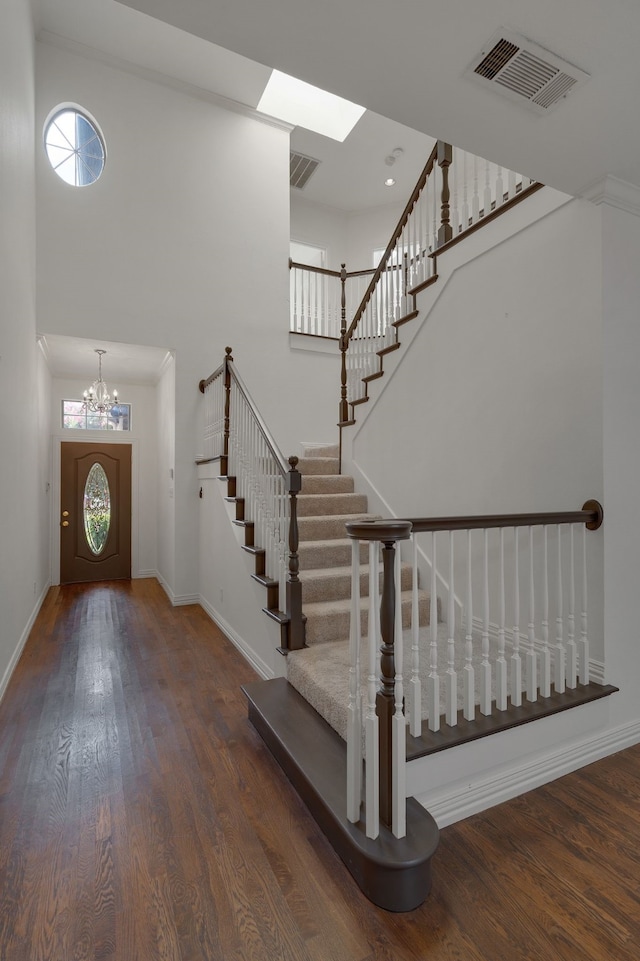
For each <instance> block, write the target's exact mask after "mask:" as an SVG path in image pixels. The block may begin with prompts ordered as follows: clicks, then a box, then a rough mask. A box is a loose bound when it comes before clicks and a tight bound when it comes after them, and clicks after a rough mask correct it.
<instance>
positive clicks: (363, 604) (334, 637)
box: [304, 591, 429, 645]
mask: <svg viewBox="0 0 640 961" xmlns="http://www.w3.org/2000/svg"><path fill="white" fill-rule="evenodd" d="M400 597H401V603H402V625H403V627H408V626H409V624H410V623H411V600H412V594H411V591H403V592H402V594H401V595H400ZM368 607H369V598H368V597H361V598H360V622H361V630H362V632H363V634H364V633H365V632H366V631H367V626H368ZM418 608H419V620H420V624H427V623H428V621H429V595H428V594H427V593H425V592H424V591H418ZM304 613H305V616H306V618H307V622H306V641H307V644H309V645H311V644H322V643H326V642H330V641H342V640H344V639H345V638H347V637H349V630H350V623H351V599H350V598H338V599H337V600H334V601H316V602H315V603H311V604H305V605H304Z"/></svg>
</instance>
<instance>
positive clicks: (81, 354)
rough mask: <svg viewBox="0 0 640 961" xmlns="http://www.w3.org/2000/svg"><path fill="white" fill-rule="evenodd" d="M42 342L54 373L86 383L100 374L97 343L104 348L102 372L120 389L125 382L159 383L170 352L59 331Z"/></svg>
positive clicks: (158, 348)
mask: <svg viewBox="0 0 640 961" xmlns="http://www.w3.org/2000/svg"><path fill="white" fill-rule="evenodd" d="M40 345H41V347H42V350H43V352H44V355H45V358H46V360H47V366H48V367H49V370H50V371H51V374H52V375H53V376H54V377H60V378H69V379H73V380H75V379H77V378H80V380H81V381H82V383H85V382H86V386H87V387H89V386H90V384H92V383H93V381H94V380H95V379H96V377H97V376H98V355H97V354H96V353H95V350H96V348H97V347H99V348H101V349H102V350H105V351H106V354H105V355H104V356H103V358H102V376H103V378H104V379H105V380H106V382H107V384H108V385H109V388H110V389H111V388H113V387H117V388H118V390H120V385H121V384H123V383H129V384H148V385H154V384H156V383H157V382H158V378H159V376H160V372H161V370H162V368H163V366H164V364H165V362H166V360H167V355H168V354H169V351H167V350H164V349H163V348H160V347H139V346H137V345H135V344H117V343H113V342H112V341H108V340H101V341H96V340H95V339H92V340H84V339H82V338H80V337H63V336H62V335H59V334H46V335H45V336H44V337H42V338H41V340H40Z"/></svg>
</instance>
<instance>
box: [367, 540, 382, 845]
mask: <svg viewBox="0 0 640 961" xmlns="http://www.w3.org/2000/svg"><path fill="white" fill-rule="evenodd" d="M378 590H379V588H378V542H377V541H370V543H369V617H368V621H369V623H368V674H367V717H366V722H365V757H366V772H367V776H366V805H367V810H366V834H367V837H368V838H377V837H378V834H379V833H380V775H379V771H380V759H379V753H378V751H379V731H378V716H377V714H376V680H377V660H378V657H377V655H378V605H377V603H376V601H377V599H378Z"/></svg>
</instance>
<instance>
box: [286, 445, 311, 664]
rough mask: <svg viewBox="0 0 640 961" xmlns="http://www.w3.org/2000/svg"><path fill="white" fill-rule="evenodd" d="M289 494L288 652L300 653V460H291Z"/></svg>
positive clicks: (303, 645)
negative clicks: (298, 498)
mask: <svg viewBox="0 0 640 961" xmlns="http://www.w3.org/2000/svg"><path fill="white" fill-rule="evenodd" d="M289 467H290V468H291V469H290V470H289V472H288V474H287V493H288V495H289V576H288V578H287V601H286V603H287V611H286V613H287V616H288V619H289V627H288V639H287V650H289V651H299V650H300V649H301V648H303V647H305V646H306V645H305V636H304V634H305V631H304V625H305V618H304V616H303V614H302V582H301V580H300V578H299V577H298V571H299V569H300V561H299V558H298V541H299V535H298V500H297V497H298V494H299V493H300V490H301V488H302V475H301V473H300V471H299V470H298V458H297V457H290V458H289Z"/></svg>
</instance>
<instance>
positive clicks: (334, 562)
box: [298, 537, 369, 571]
mask: <svg viewBox="0 0 640 961" xmlns="http://www.w3.org/2000/svg"><path fill="white" fill-rule="evenodd" d="M351 544H352V541H351V538H349V537H331V538H329V539H328V540H317V541H301V542H300V544H299V546H298V557H299V560H300V569H301V570H305V571H306V570H314V569H315V570H317V569H320V568H325V567H345V566H346V565H347V564H350V563H351ZM368 557H369V545H368V544H367V543H366V541H362V542H361V544H360V563H361V564H364V563H365V562H366V560H367V558H368Z"/></svg>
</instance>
